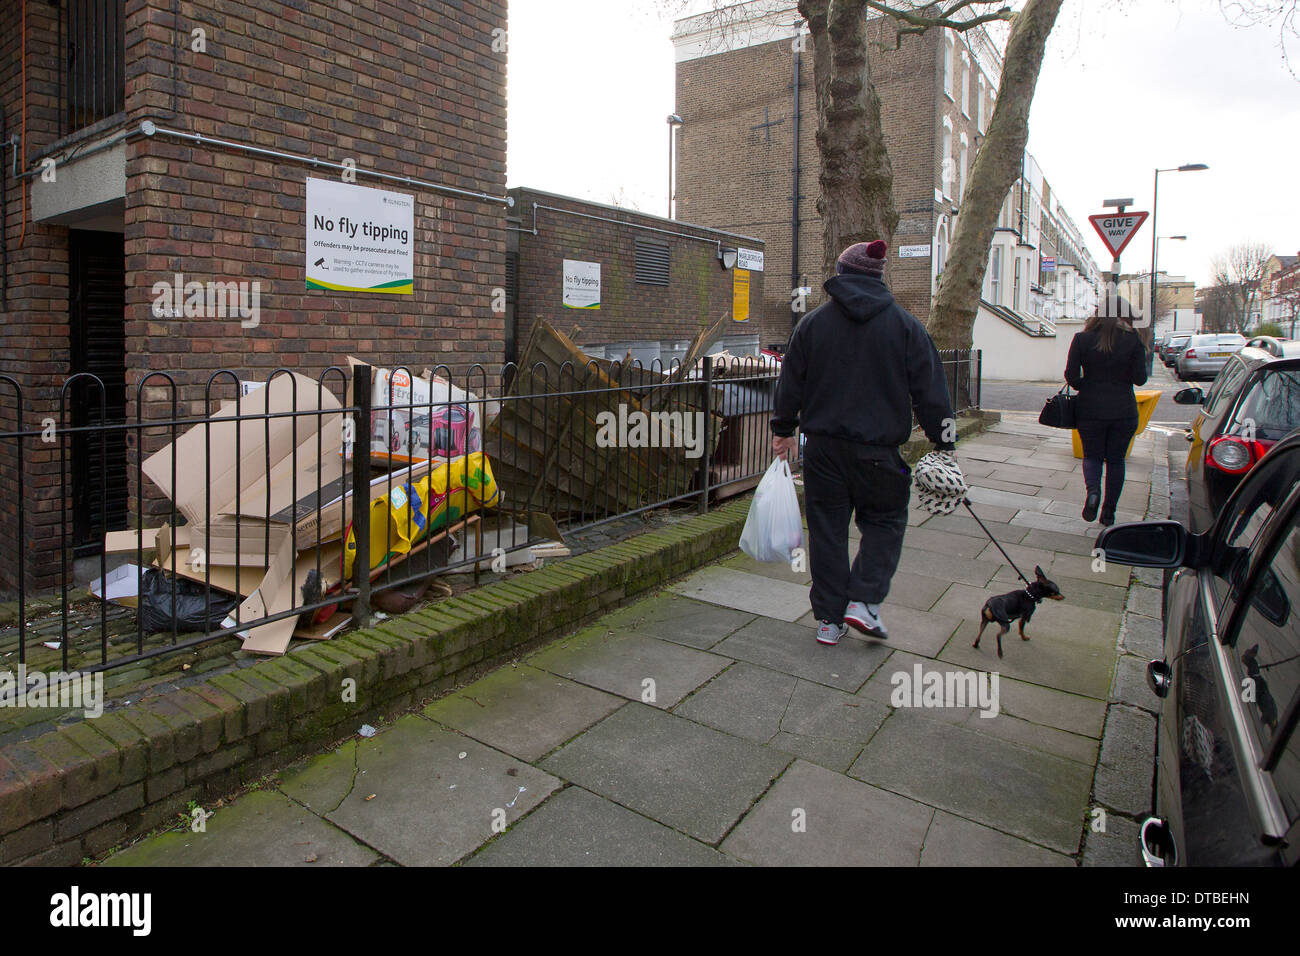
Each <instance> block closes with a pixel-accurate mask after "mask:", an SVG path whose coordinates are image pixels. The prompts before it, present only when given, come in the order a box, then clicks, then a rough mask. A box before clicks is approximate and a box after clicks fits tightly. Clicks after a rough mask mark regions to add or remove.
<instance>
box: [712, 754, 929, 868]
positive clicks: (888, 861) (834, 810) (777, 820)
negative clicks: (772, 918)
mask: <svg viewBox="0 0 1300 956" xmlns="http://www.w3.org/2000/svg"><path fill="white" fill-rule="evenodd" d="M933 813H934V811H933V810H931V809H930V808H929V807H927V806H922V805H921V804H919V803H916V802H915V801H912V800H908V799H906V798H904V797H900V796H898V795H897V794H893V793H887V792H885V791H884V790H880V789H877V788H876V787H871V786H867V785H866V784H863V783H859V782H858V781H856V780H850V779H849V778H847V777H845V776H843V775H842V774H838V773H833V772H832V771H830V770H827V769H825V768H824V767H818V766H816V765H814V764H811V763H807V762H805V761H802V760H799V761H796V762H795V763H794V765H793V766H792V767H791V768H790V769H789V770H788V771H786V773H785V774H783V775H782V776H781V779H780V780H778V781H777V782H776V784H775V785H774V786H773V787H772V789H771V790H770V791H768V792H767V793H766V794H765V795H764V796H763V799H762V800H760V801H759V802H758V805H757V806H755V807H754V809H753V810H751V811H750V812H749V813H748V814H747V815H746V816H745V819H744V820H743V821H741V824H740V826H738V827H736V829H735V831H734V832H732V834H731V835H730V836H728V837H727V839H726V840H725V841H724V842H723V844H722V850H723V852H724V853H727V854H729V855H731V856H735V857H738V858H739V859H742V860H746V861H748V862H750V863H757V864H762V865H765V866H916V865H917V863H918V862H919V860H920V856H921V846H922V843H923V841H924V839H925V833H926V830H927V829H928V827H929V824H930V819H931V817H932V815H933Z"/></svg>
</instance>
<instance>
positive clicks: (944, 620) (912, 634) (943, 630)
mask: <svg viewBox="0 0 1300 956" xmlns="http://www.w3.org/2000/svg"><path fill="white" fill-rule="evenodd" d="M930 580H937V579H933V578H932V579H930ZM944 590H945V591H946V590H947V587H944ZM880 614H881V618H882V619H883V620H884V622H885V627H886V628H887V629H888V630H889V638H888V640H887V641H885V644H886V645H887V646H889V647H891V648H894V649H895V650H903V651H911V652H912V653H914V654H922V655H924V656H926V657H937V656H938V654H939V652H940V651H941V650H943V648H944V647H945V646H946V645H947V643H948V641H949V639H951V637H952V635H953V634H954V633H955V632H956V631H957V629H958V628H959V627H960V626H961V620H960V619H959V618H955V617H952V616H951V615H947V614H935V613H931V612H928V611H918V610H915V609H914V608H910V607H903V606H899V605H895V604H894V598H893V592H892V590H891V592H890V596H889V598H888V599H887V600H886V601H885V604H884V606H883V607H882V608H881V611H880ZM799 623H801V624H805V625H807V626H808V627H815V626H816V620H815V619H814V618H813V616H812V612H811V611H809V612H808V614H807V616H805V617H802V618H800V619H799ZM849 636H850V637H854V638H855V639H856V637H857V635H856V632H854V631H850V632H849Z"/></svg>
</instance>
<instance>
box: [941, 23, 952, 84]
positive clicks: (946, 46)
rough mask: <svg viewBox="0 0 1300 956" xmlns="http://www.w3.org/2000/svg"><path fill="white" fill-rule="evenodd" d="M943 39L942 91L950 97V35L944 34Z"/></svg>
mask: <svg viewBox="0 0 1300 956" xmlns="http://www.w3.org/2000/svg"><path fill="white" fill-rule="evenodd" d="M943 40H944V43H943V92H944V95H945V96H947V97H948V99H952V37H951V36H949V35H945V36H944V38H943Z"/></svg>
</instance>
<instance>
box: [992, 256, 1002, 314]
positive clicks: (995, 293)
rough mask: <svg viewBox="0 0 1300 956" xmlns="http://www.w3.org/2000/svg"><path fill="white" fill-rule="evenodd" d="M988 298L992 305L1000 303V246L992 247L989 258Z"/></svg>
mask: <svg viewBox="0 0 1300 956" xmlns="http://www.w3.org/2000/svg"><path fill="white" fill-rule="evenodd" d="M989 299H990V301H991V302H992V303H993V304H994V305H1001V304H1002V247H1001V246H994V247H993V256H992V258H990V259H989Z"/></svg>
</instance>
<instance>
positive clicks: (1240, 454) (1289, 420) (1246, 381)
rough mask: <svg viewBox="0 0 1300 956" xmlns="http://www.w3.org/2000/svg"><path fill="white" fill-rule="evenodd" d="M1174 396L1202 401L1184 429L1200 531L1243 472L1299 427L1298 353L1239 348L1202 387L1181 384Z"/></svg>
mask: <svg viewBox="0 0 1300 956" xmlns="http://www.w3.org/2000/svg"><path fill="white" fill-rule="evenodd" d="M1174 401H1175V402H1177V403H1178V404H1180V405H1200V406H1202V408H1201V413H1200V414H1199V415H1197V416H1196V420H1195V421H1194V422H1192V425H1191V429H1190V431H1189V432H1188V435H1187V439H1188V441H1190V442H1191V443H1192V447H1191V448H1190V449H1189V450H1188V452H1187V466H1186V468H1187V500H1188V511H1189V516H1188V517H1189V524H1190V526H1191V529H1192V530H1193V531H1204V530H1205V529H1207V528H1208V527H1209V526H1210V524H1211V523H1212V522H1213V521H1214V517H1215V515H1217V514H1218V513H1219V509H1220V508H1222V507H1223V503H1224V502H1225V501H1227V500H1228V496H1229V495H1230V494H1232V491H1233V489H1234V488H1236V487H1237V484H1238V483H1239V482H1240V481H1241V478H1242V476H1243V475H1245V474H1246V473H1247V472H1248V471H1250V469H1251V468H1252V467H1254V465H1255V464H1256V463H1257V462H1258V461H1259V460H1260V459H1261V458H1263V457H1264V455H1265V453H1266V452H1267V451H1268V450H1269V448H1271V447H1272V446H1273V445H1274V444H1276V442H1277V441H1278V439H1280V438H1282V436H1284V435H1286V434H1287V433H1289V432H1291V431H1292V430H1294V429H1296V428H1300V358H1284V359H1277V358H1274V357H1273V356H1271V355H1269V354H1268V353H1267V352H1265V351H1263V350H1261V349H1255V348H1245V349H1242V350H1241V351H1240V352H1238V353H1237V354H1236V355H1234V356H1233V357H1232V358H1230V359H1229V360H1228V364H1227V365H1225V366H1224V367H1223V371H1221V372H1220V373H1219V374H1218V376H1217V377H1216V378H1215V380H1214V382H1213V383H1211V385H1210V387H1209V388H1208V389H1207V390H1205V391H1202V390H1201V389H1200V388H1195V387H1193V388H1184V389H1182V390H1180V391H1178V392H1175V393H1174Z"/></svg>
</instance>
